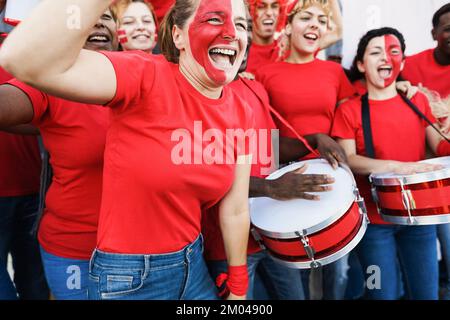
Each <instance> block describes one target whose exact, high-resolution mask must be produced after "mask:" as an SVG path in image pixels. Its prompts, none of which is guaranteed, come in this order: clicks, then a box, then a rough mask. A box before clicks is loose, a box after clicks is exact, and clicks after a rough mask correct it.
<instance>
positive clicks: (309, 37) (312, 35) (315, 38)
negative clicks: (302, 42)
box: [305, 34, 317, 40]
mask: <svg viewBox="0 0 450 320" xmlns="http://www.w3.org/2000/svg"><path fill="white" fill-rule="evenodd" d="M305 38H306V39H310V40H317V36H316V35H315V34H305Z"/></svg>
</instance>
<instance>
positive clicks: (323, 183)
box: [267, 165, 335, 200]
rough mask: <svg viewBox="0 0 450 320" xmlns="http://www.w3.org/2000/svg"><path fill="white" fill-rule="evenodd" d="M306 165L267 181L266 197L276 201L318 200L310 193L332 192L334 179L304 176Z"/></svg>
mask: <svg viewBox="0 0 450 320" xmlns="http://www.w3.org/2000/svg"><path fill="white" fill-rule="evenodd" d="M306 169H307V165H304V166H303V167H301V168H299V169H297V170H295V171H291V172H288V173H286V174H285V175H283V176H282V177H280V178H278V179H275V180H267V183H268V196H269V197H271V198H273V199H276V200H292V199H299V198H301V199H307V200H320V196H319V195H314V194H310V193H311V192H326V191H330V190H332V186H331V184H333V183H334V182H335V180H334V178H333V177H332V176H329V175H324V174H305V173H304V172H305V171H306Z"/></svg>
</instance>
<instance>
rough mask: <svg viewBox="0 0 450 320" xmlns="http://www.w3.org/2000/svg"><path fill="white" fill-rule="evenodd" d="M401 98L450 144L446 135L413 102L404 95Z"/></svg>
mask: <svg viewBox="0 0 450 320" xmlns="http://www.w3.org/2000/svg"><path fill="white" fill-rule="evenodd" d="M400 96H401V97H402V99H403V101H405V103H406V104H407V105H408V106H409V107H410V108H411V109H412V110H413V111H414V112H415V113H416V114H417V115H418V116H419V118H421V119H423V120H425V121H426V122H427V123H428V124H429V125H430V126H431V127H432V128H433V129H434V130H436V132H437V133H439V135H440V136H441V137H442V138H444V139H445V140H446V141H447V142H450V140H449V139H448V138H447V137H446V136H445V135H443V134H442V132H441V131H440V130H439V129H438V128H436V126H435V125H434V123H432V122H431V121H430V119H428V118H427V116H426V115H425V114H423V112H422V111H420V110H419V108H417V106H416V105H415V104H414V103H413V102H412V101H411V100H409V99H408V98H407V97H405V96H404V95H402V94H401V95H400Z"/></svg>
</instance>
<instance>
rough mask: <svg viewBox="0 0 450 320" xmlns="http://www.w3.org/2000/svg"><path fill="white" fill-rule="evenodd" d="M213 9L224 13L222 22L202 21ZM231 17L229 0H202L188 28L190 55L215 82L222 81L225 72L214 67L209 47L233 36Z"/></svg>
mask: <svg viewBox="0 0 450 320" xmlns="http://www.w3.org/2000/svg"><path fill="white" fill-rule="evenodd" d="M218 9H219V10H218ZM214 11H221V12H223V13H224V15H225V16H224V17H223V19H224V24H222V25H211V24H209V23H208V22H205V21H204V18H202V17H204V16H205V14H207V13H208V12H214ZM231 17H232V9H231V0H225V1H224V0H202V1H201V3H200V5H199V8H198V10H197V14H196V16H195V18H194V21H193V22H192V24H191V26H190V28H189V40H190V44H191V51H192V55H193V57H194V59H195V60H196V61H197V63H199V64H200V65H201V66H202V67H203V68H204V69H205V71H206V73H207V74H208V76H209V77H210V79H211V80H213V81H214V82H216V83H224V82H225V81H226V73H225V71H223V70H219V69H217V68H215V67H214V65H213V64H212V62H211V60H210V58H209V48H210V47H211V46H212V45H214V44H224V41H223V40H222V41H221V42H219V41H220V40H221V38H222V39H223V37H224V36H228V37H232V38H233V39H234V38H235V36H236V32H235V30H234V24H233V21H231Z"/></svg>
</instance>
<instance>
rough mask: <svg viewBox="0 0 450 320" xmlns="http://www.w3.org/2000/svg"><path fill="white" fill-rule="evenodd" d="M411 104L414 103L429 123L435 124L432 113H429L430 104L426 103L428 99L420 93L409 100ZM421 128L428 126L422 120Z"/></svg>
mask: <svg viewBox="0 0 450 320" xmlns="http://www.w3.org/2000/svg"><path fill="white" fill-rule="evenodd" d="M411 102H412V103H414V104H415V105H416V106H417V107H418V108H419V109H420V110H421V111H422V112H423V114H424V115H425V116H426V117H427V119H428V120H430V121H431V123H437V120H436V118H435V117H434V116H433V112H432V111H431V107H430V102H429V101H428V98H427V97H426V96H425V95H424V94H423V93H421V92H418V93H417V94H416V95H415V96H414V97H413V98H412V100H411ZM422 123H423V126H424V127H425V128H426V127H428V126H429V125H430V124H429V123H428V122H426V121H425V120H424V119H422Z"/></svg>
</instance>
